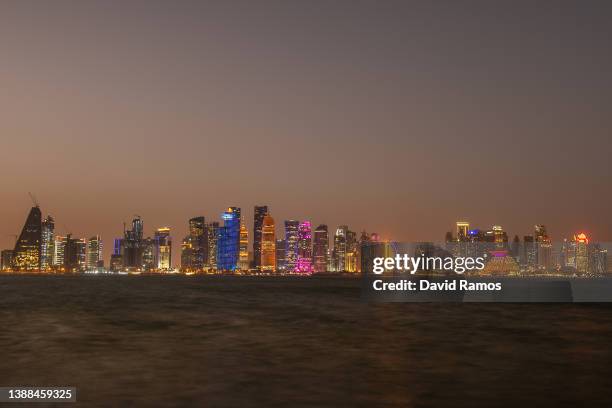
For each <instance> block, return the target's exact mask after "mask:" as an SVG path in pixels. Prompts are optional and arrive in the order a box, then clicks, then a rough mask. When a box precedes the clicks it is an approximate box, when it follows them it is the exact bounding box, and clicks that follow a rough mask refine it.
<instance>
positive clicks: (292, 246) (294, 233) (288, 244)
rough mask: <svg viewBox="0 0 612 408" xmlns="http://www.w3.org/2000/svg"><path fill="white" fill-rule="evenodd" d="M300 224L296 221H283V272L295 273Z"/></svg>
mask: <svg viewBox="0 0 612 408" xmlns="http://www.w3.org/2000/svg"><path fill="white" fill-rule="evenodd" d="M299 226H300V222H299V221H296V220H287V221H285V271H286V272H295V271H296V270H297V260H298V240H299V237H298V229H299Z"/></svg>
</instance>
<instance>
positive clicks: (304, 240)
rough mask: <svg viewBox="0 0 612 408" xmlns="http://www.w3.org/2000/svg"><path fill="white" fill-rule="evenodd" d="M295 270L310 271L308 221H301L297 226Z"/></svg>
mask: <svg viewBox="0 0 612 408" xmlns="http://www.w3.org/2000/svg"><path fill="white" fill-rule="evenodd" d="M297 271H298V272H300V273H312V226H311V224H310V221H302V222H301V223H300V225H299V227H298V259H297Z"/></svg>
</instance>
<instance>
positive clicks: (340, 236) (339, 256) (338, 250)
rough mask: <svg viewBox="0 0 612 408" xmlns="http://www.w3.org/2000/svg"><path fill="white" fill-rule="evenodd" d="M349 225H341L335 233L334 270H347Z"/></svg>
mask: <svg viewBox="0 0 612 408" xmlns="http://www.w3.org/2000/svg"><path fill="white" fill-rule="evenodd" d="M347 232H348V227H347V226H346V225H341V226H339V227H338V228H337V229H336V234H335V235H334V250H333V253H332V258H333V269H334V272H344V271H345V270H346V234H347Z"/></svg>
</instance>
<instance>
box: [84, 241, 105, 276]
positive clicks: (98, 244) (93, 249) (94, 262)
mask: <svg viewBox="0 0 612 408" xmlns="http://www.w3.org/2000/svg"><path fill="white" fill-rule="evenodd" d="M102 262H103V258H102V240H101V239H100V236H99V235H95V236H93V237H91V238H89V240H88V241H87V270H88V271H91V270H94V269H95V268H97V267H99V266H102V265H101V264H102Z"/></svg>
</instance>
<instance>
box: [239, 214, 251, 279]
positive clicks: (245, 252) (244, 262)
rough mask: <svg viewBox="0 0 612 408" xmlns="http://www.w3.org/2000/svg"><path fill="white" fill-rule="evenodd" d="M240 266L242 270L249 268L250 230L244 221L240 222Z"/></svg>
mask: <svg viewBox="0 0 612 408" xmlns="http://www.w3.org/2000/svg"><path fill="white" fill-rule="evenodd" d="M238 264H239V265H238V266H239V268H240V269H241V270H243V271H246V270H248V269H249V231H248V230H247V228H246V226H245V225H244V223H241V224H240V250H239V254H238Z"/></svg>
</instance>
